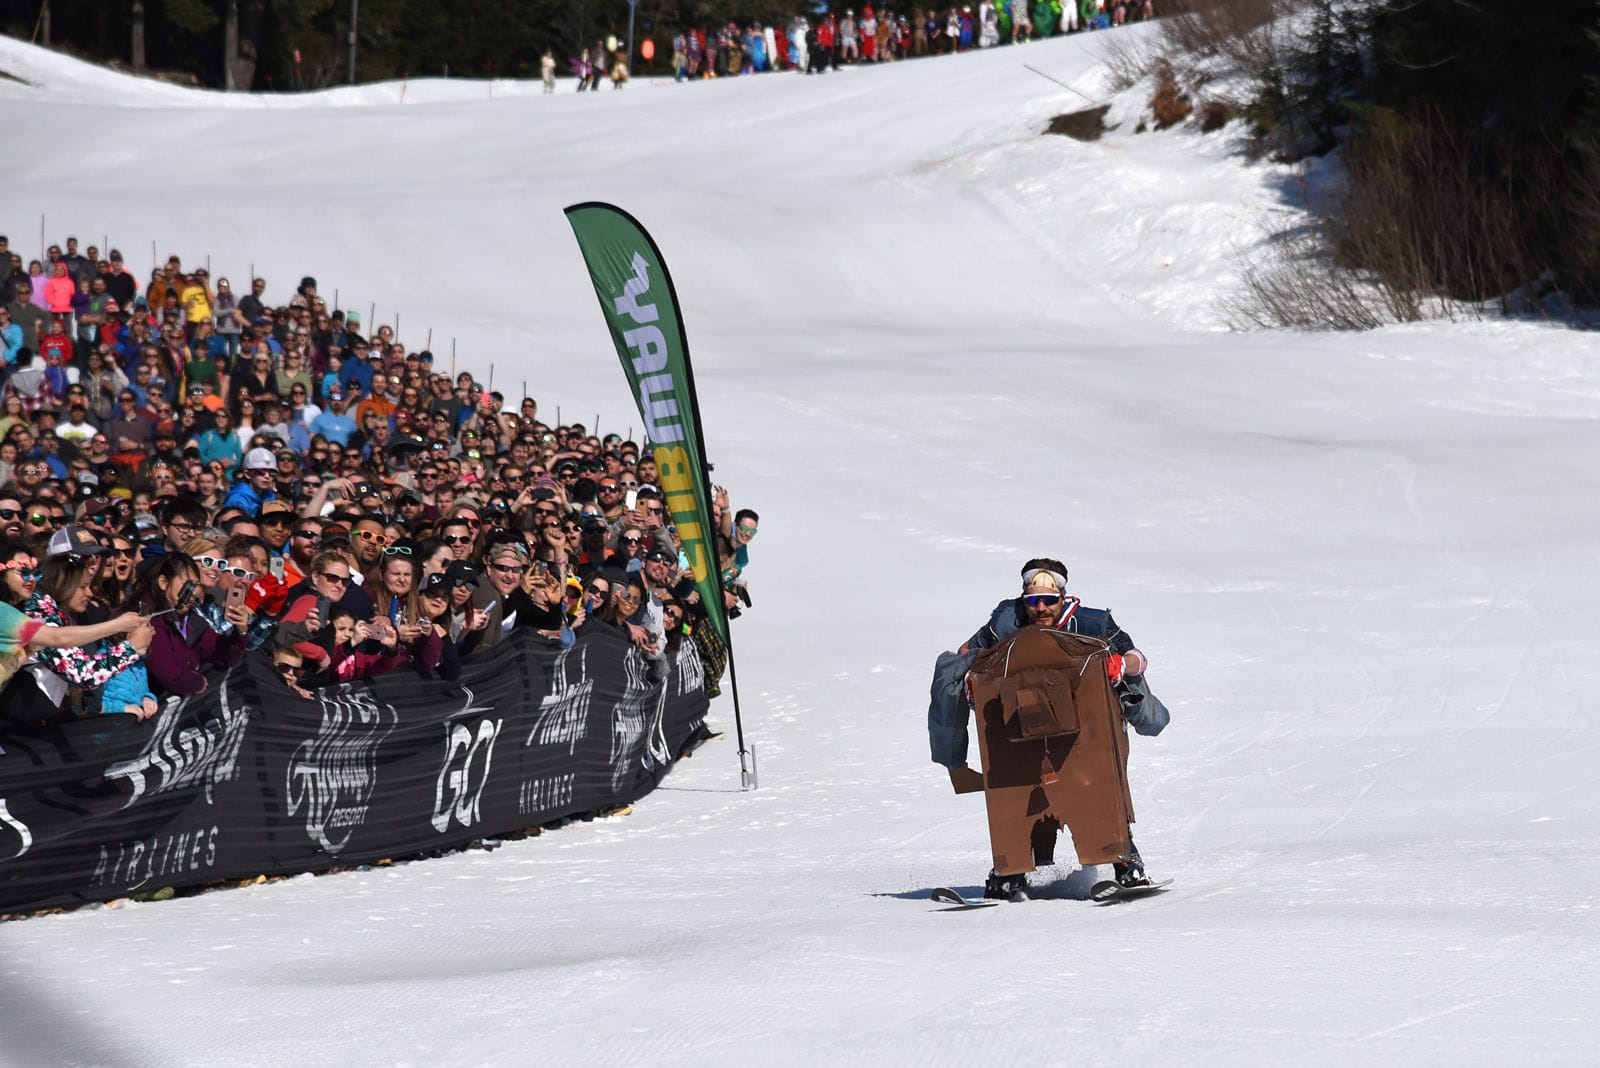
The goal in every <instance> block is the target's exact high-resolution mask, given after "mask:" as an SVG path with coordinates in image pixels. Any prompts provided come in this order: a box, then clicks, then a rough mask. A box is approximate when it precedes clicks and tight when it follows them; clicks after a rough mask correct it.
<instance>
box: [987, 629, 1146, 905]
mask: <svg viewBox="0 0 1600 1068" xmlns="http://www.w3.org/2000/svg"><path fill="white" fill-rule="evenodd" d="M1110 656H1111V650H1110V647H1109V646H1108V645H1107V643H1106V642H1104V641H1102V640H1100V639H1099V638H1094V637H1090V636H1088V635H1084V634H1075V633H1069V632H1065V631H1059V630H1051V629H1047V628H1045V627H1039V626H1030V627H1025V628H1023V629H1022V630H1020V631H1018V632H1017V633H1016V634H1015V635H1014V636H1012V637H1011V638H1009V639H1007V640H1006V641H1003V642H1001V643H1000V644H998V645H996V646H994V647H993V648H991V649H988V650H987V651H985V652H984V653H983V654H982V655H981V656H979V657H978V659H977V660H976V661H974V662H973V665H972V670H971V673H970V674H969V675H968V684H969V686H970V687H971V694H972V707H973V709H974V711H975V712H976V714H977V723H978V751H979V753H980V755H981V756H982V759H983V786H984V800H985V802H986V803H987V805H988V809H989V840H990V843H991V845H992V846H993V849H994V870H995V872H996V874H998V875H1002V876H1005V875H1017V874H1021V873H1024V872H1029V871H1032V870H1033V869H1034V868H1035V866H1037V865H1039V864H1051V863H1054V856H1055V843H1056V836H1057V834H1058V832H1059V831H1060V829H1061V828H1062V827H1063V826H1065V827H1067V828H1069V829H1070V830H1071V832H1072V841H1073V844H1074V845H1075V846H1076V847H1077V851H1078V861H1079V863H1081V864H1083V865H1085V866H1087V865H1091V864H1109V863H1113V862H1115V861H1126V860H1128V859H1129V858H1130V857H1131V856H1132V855H1133V843H1132V839H1131V835H1130V833H1129V829H1128V825H1129V824H1131V823H1132V822H1133V799H1132V798H1131V796H1130V795H1129V793H1128V775H1127V767H1128V738H1127V733H1126V731H1125V730H1124V728H1123V722H1122V706H1121V704H1120V703H1119V701H1118V699H1117V695H1116V693H1115V692H1114V691H1113V689H1112V684H1111V679H1110V677H1109V674H1108V671H1107V660H1108V658H1109V657H1110Z"/></svg>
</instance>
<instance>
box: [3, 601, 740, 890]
mask: <svg viewBox="0 0 1600 1068" xmlns="http://www.w3.org/2000/svg"><path fill="white" fill-rule="evenodd" d="M591 629H592V628H591ZM707 704H708V702H707V699H706V696H705V686H704V673H703V671H702V668H701V664H700V660H699V658H698V656H697V655H696V653H695V650H694V646H693V643H692V642H684V643H683V645H682V646H681V648H680V649H679V651H678V653H677V654H676V656H675V657H669V659H668V661H666V662H665V663H663V664H659V665H656V666H655V667H654V670H652V665H651V664H650V662H649V661H648V660H646V659H645V658H644V656H643V655H642V654H640V652H639V651H638V650H637V649H636V648H634V647H633V646H632V645H631V644H630V643H628V642H626V641H625V640H623V639H622V638H621V637H620V636H618V635H616V634H613V633H610V632H606V631H596V632H594V633H586V634H585V635H584V636H582V637H580V638H579V639H578V641H577V643H576V644H575V645H573V646H572V648H570V649H566V650H563V649H562V648H561V647H560V644H559V643H557V642H554V641H551V640H548V639H544V638H541V637H539V636H538V635H532V634H521V633H519V634H514V635H512V636H511V638H510V639H508V640H507V641H506V642H503V643H501V644H500V645H497V646H496V647H494V648H493V649H491V650H488V651H486V652H484V653H483V654H481V655H480V656H479V657H478V658H476V659H474V660H473V661H472V662H470V663H468V664H467V665H465V666H464V668H463V672H462V678H461V680H460V682H457V683H447V682H443V681H440V680H423V679H419V678H418V677H417V675H416V674H415V673H413V672H411V671H409V670H407V669H404V668H402V669H401V670H400V671H396V672H393V673H391V674H387V675H382V676H379V677H378V678H376V679H373V680H370V681H364V682H357V683H346V684H341V685H337V686H333V687H329V688H327V689H326V690H322V691H318V692H316V693H314V695H313V699H312V700H306V699H305V698H303V697H301V696H300V695H299V694H297V693H296V692H295V691H293V690H291V689H289V688H288V687H287V686H286V685H285V684H284V683H283V682H282V681H281V680H280V679H279V677H278V676H277V675H276V674H275V673H274V672H273V670H272V667H271V665H270V664H269V663H267V662H266V660H265V659H264V658H262V657H258V656H251V657H250V658H248V659H247V661H246V663H245V664H243V665H241V666H240V667H238V668H235V669H233V670H232V671H229V672H227V673H226V674H223V675H218V676H216V677H214V678H213V679H212V680H211V684H210V685H209V686H208V687H207V690H206V692H205V693H204V694H199V695H196V696H194V697H190V698H186V699H183V700H178V699H173V700H170V701H168V702H167V703H166V704H165V705H164V707H163V708H162V710H161V712H160V713H159V714H158V715H157V716H155V717H153V718H152V719H150V720H147V721H145V722H142V723H141V722H138V721H136V720H134V719H133V717H131V716H105V717H101V718H99V719H88V720H75V721H72V722H69V723H65V724H62V725H59V726H55V727H48V728H24V727H17V726H11V725H0V912H20V911H27V910H32V909H39V908H45V907H49V906H53V905H65V904H79V903H83V902H89V901H105V900H110V899H113V898H118V897H124V896H127V895H129V894H134V893H139V892H142V891H147V890H153V889H157V888H160V887H164V886H171V887H183V886H194V885H200V884H204V883H209V882H213V881H217V880H226V879H242V878H249V877H251V876H254V875H257V874H267V875H274V874H292V873H298V872H305V871H323V870H326V869H328V868H330V867H334V866H339V867H347V866H353V865H357V864H363V863H371V862H373V861H376V860H380V859H383V858H391V857H404V856H409V855H413V854H417V853H421V852H425V851H429V850H434V849H445V848H452V847H457V846H461V845H464V844H466V843H468V842H471V841H473V840H475V839H478V838H485V837H496V836H498V835H503V834H508V833H510V832H512V831H516V830H521V829H523V828H527V827H535V826H539V825H541V824H545V823H550V822H552V821H555V820H558V819H561V818H563V817H567V816H575V815H581V814H585V813H591V812H599V811H603V810H605V809H607V808H611V807H613V806H617V805H622V804H627V803H629V802H632V801H634V800H636V799H638V798H639V797H642V796H643V795H644V794H647V793H649V792H650V791H651V790H652V789H654V788H655V786H656V785H657V784H658V783H659V782H660V781H661V778H662V776H663V775H665V774H666V771H667V770H668V768H669V767H670V765H671V763H672V760H673V759H674V758H675V757H676V756H677V754H678V752H679V750H680V748H681V747H682V745H683V744H684V743H685V742H686V741H687V740H688V738H689V736H690V734H691V733H692V732H693V730H694V728H695V726H696V725H697V724H698V723H699V722H700V721H701V720H702V719H704V717H705V714H706V709H707Z"/></svg>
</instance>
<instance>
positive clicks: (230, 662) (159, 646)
mask: <svg viewBox="0 0 1600 1068" xmlns="http://www.w3.org/2000/svg"><path fill="white" fill-rule="evenodd" d="M202 600H203V593H202V591H201V589H200V568H199V567H198V566H196V562H195V561H194V560H192V559H190V558H189V557H188V556H185V555H184V554H182V553H165V554H163V555H161V556H159V557H157V558H156V560H155V562H154V563H153V564H151V565H150V567H149V569H148V570H146V571H145V572H144V574H142V575H141V576H140V579H139V582H138V584H137V585H136V587H135V590H134V596H133V604H134V607H135V608H137V609H140V610H142V611H144V612H148V613H152V614H153V616H154V619H153V624H154V628H155V636H154V638H153V639H152V641H151V643H150V652H149V655H148V656H146V658H145V666H146V667H147V669H148V670H149V673H150V690H151V691H152V692H153V693H155V695H156V696H157V697H159V698H162V699H165V698H167V697H169V696H172V695H174V694H176V695H188V694H196V693H204V692H205V690H206V688H207V686H208V685H209V682H208V680H207V677H206V675H205V673H204V672H203V671H202V669H203V668H206V667H210V668H218V669H225V668H231V667H235V666H237V665H238V664H239V663H240V661H242V660H243V659H244V649H245V624H244V623H241V622H240V620H241V619H242V618H243V615H242V613H243V608H242V606H241V607H239V608H238V609H237V610H235V609H229V610H228V612H229V615H228V617H227V619H228V622H230V623H232V624H233V625H232V626H231V627H230V628H229V629H228V631H227V633H221V632H219V631H217V630H216V629H214V628H213V627H212V626H211V624H210V623H209V622H208V621H207V620H206V618H205V616H203V615H202V614H201V613H200V612H199V611H197V609H198V608H199V606H200V603H201V601H202ZM246 622H248V621H246Z"/></svg>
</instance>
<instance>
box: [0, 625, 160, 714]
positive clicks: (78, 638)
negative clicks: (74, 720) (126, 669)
mask: <svg viewBox="0 0 1600 1068" xmlns="http://www.w3.org/2000/svg"><path fill="white" fill-rule="evenodd" d="M118 634H128V635H130V638H131V639H132V640H130V641H127V642H120V643H118V645H117V646H114V647H113V648H118V647H121V646H123V645H126V646H127V648H128V649H129V650H130V651H131V652H133V653H135V654H140V653H142V652H143V651H144V650H145V649H146V648H148V647H149V642H150V627H149V624H148V623H147V622H146V621H145V620H144V619H143V618H141V617H140V616H139V614H138V613H137V612H124V613H122V614H121V615H118V616H116V617H114V618H112V619H108V620H106V621H105V622H104V623H97V624H93V625H91V626H76V625H73V624H70V623H60V624H57V623H50V622H46V621H45V620H43V619H39V618H35V617H31V616H29V615H26V614H24V613H23V612H22V611H21V610H20V609H19V608H17V607H16V606H15V605H13V604H11V603H10V602H9V596H8V598H7V599H6V600H0V685H4V684H5V683H6V682H7V681H8V680H9V679H10V677H11V676H12V674H14V673H15V671H16V669H17V667H18V666H19V665H20V664H21V662H22V659H23V657H24V656H25V655H27V654H28V653H30V652H32V651H34V650H43V649H52V650H55V649H67V650H79V649H82V648H84V647H88V648H95V647H98V646H99V645H100V643H101V642H103V641H105V640H106V639H108V638H112V637H115V636H116V635H118ZM32 690H33V692H32V694H31V695H25V694H23V693H20V692H18V691H16V690H9V691H8V695H7V701H8V707H7V709H6V714H7V715H8V716H12V717H15V718H18V719H23V720H34V719H36V716H35V715H30V714H29V713H30V709H31V710H32V711H34V712H36V713H38V714H39V715H42V716H43V717H44V718H54V709H55V708H56V706H55V705H54V703H53V702H49V703H47V698H46V697H45V695H44V694H43V692H42V691H40V690H39V689H38V688H37V687H34V688H32Z"/></svg>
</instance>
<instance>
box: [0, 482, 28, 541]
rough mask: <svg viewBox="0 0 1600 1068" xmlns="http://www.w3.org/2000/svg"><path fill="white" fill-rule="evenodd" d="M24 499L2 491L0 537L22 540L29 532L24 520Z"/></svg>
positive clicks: (0, 499) (0, 494)
mask: <svg viewBox="0 0 1600 1068" xmlns="http://www.w3.org/2000/svg"><path fill="white" fill-rule="evenodd" d="M22 516H23V508H22V500H21V498H19V497H15V496H7V495H6V494H3V493H0V537H3V538H12V539H15V540H20V539H22V538H23V537H25V536H26V535H27V534H28V533H29V532H28V531H27V530H26V529H25V527H26V524H25V523H24V522H23V519H22Z"/></svg>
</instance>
